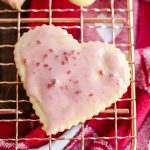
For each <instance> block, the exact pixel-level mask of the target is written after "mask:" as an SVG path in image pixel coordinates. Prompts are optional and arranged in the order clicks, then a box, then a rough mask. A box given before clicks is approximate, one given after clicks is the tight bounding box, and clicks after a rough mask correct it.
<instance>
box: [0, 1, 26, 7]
mask: <svg viewBox="0 0 150 150" xmlns="http://www.w3.org/2000/svg"><path fill="white" fill-rule="evenodd" d="M2 1H3V2H5V3H6V4H9V5H10V6H11V7H12V8H14V9H18V8H20V7H21V6H22V4H23V3H24V1H25V0H2Z"/></svg>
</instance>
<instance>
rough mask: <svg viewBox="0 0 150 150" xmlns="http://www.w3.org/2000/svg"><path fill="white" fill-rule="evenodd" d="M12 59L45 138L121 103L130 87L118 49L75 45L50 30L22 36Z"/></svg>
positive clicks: (64, 33)
mask: <svg viewBox="0 0 150 150" xmlns="http://www.w3.org/2000/svg"><path fill="white" fill-rule="evenodd" d="M14 55H15V62H16V66H17V68H18V71H19V74H20V76H21V80H22V82H23V85H24V88H25V89H26V92H27V95H28V96H29V97H30V100H31V102H32V104H33V108H34V109H35V111H36V113H37V115H38V116H39V118H40V121H41V123H42V124H43V129H44V130H45V131H46V133H47V134H48V135H49V134H55V133H57V132H60V131H64V130H65V129H69V128H71V127H72V126H73V125H76V124H78V123H79V122H84V121H85V120H87V119H90V118H92V116H93V115H96V114H98V113H99V112H100V111H103V110H104V109H105V108H106V107H109V106H110V105H111V104H112V103H114V102H116V101H117V99H118V98H121V97H122V95H123V93H125V92H126V91H127V87H128V86H129V83H130V69H129V65H128V62H127V60H126V58H125V56H124V54H123V53H122V52H121V51H120V50H119V49H117V48H115V47H114V46H112V45H109V44H105V43H100V42H89V43H81V44H80V43H78V41H77V40H75V39H73V37H72V35H70V34H68V33H67V31H66V30H63V29H61V28H60V27H55V26H53V25H51V26H48V25H43V26H41V27H36V28H35V29H32V30H30V31H28V32H27V33H24V34H23V36H22V37H21V38H20V39H19V41H18V43H17V44H16V46H15V50H14Z"/></svg>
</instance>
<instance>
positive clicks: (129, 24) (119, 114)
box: [0, 0, 136, 150]
mask: <svg viewBox="0 0 150 150" xmlns="http://www.w3.org/2000/svg"><path fill="white" fill-rule="evenodd" d="M114 3H115V0H110V8H101V9H100V8H92V9H90V8H83V7H81V8H80V9H72V8H67V9H61V8H59V9H52V0H49V9H40V10H38V9H21V8H20V9H19V10H12V9H1V10H0V15H1V14H5V13H15V14H17V17H14V18H8V17H7V18H6V17H1V18H0V30H1V31H4V30H5V31H10V30H16V34H17V39H19V38H20V34H21V31H22V30H24V29H30V27H29V26H27V25H22V24H23V23H36V22H41V23H49V24H52V23H79V24H80V25H75V26H63V28H65V29H73V28H78V29H80V30H81V41H80V42H83V41H84V28H85V23H111V26H110V27H109V28H111V29H112V39H113V40H112V44H114V45H116V46H120V47H127V48H128V60H129V64H130V68H131V83H130V85H131V88H130V89H131V97H130V98H126V99H122V101H127V102H128V103H130V106H131V112H130V114H129V108H118V107H117V103H116V104H114V108H113V109H112V108H111V109H107V110H105V111H104V112H102V113H105V114H113V117H102V118H94V119H95V120H98V121H101V120H108V121H109V120H113V121H114V123H112V124H111V126H114V131H115V134H114V136H112V137H106V136H103V137H98V138H94V137H88V139H92V140H97V139H105V140H110V139H113V140H114V145H115V149H116V150H117V149H118V141H119V140H123V139H126V138H130V139H131V141H132V142H131V143H132V144H131V149H133V150H135V149H136V106H135V98H136V97H135V66H134V36H133V7H132V0H126V3H127V5H126V6H127V7H126V8H115V7H114ZM75 11H78V12H80V18H73V17H72V18H52V14H53V13H55V12H62V13H63V12H75ZM88 11H94V12H109V13H110V14H111V17H107V18H84V15H83V13H84V12H88ZM28 12H35V13H36V12H48V13H49V17H47V18H27V17H22V14H24V13H28ZM115 12H126V13H127V16H128V17H127V18H123V17H115ZM4 16H5V15H4ZM124 22H126V26H123V27H122V28H126V29H127V30H128V43H117V44H116V43H115V29H116V28H117V27H116V23H124ZM5 24H10V25H9V26H5ZM12 24H13V25H12ZM89 28H91V29H94V28H95V26H92V25H90V26H89ZM99 28H104V29H107V28H108V27H107V26H105V25H103V26H99ZM16 42H17V41H16ZM13 48H14V44H5V43H2V44H1V45H0V49H3V50H6V49H11V51H12V50H13ZM14 66H15V64H14V62H1V60H0V67H4V68H7V67H8V68H12V67H14ZM2 74H3V72H2ZM4 76H5V74H4ZM20 84H22V83H21V82H20V80H19V76H18V72H17V71H16V75H15V80H10V81H7V80H2V81H0V86H3V85H6V86H7V85H8V86H9V85H14V86H15V98H14V99H11V98H10V99H5V97H1V99H0V105H2V104H4V103H15V104H16V105H15V109H11V108H7V109H4V108H1V109H0V114H15V119H7V118H5V117H3V118H1V119H0V122H16V136H15V138H14V139H12V138H10V139H9V138H8V139H2V140H6V141H15V143H16V150H17V149H18V141H21V140H49V149H51V144H52V141H55V140H73V139H71V138H69V139H61V138H59V139H57V138H51V136H50V137H49V138H44V139H39V138H19V136H18V123H19V122H25V121H30V122H31V121H38V119H36V120H33V119H28V118H27V119H23V118H20V117H19V114H21V113H22V111H21V110H20V109H19V105H20V103H29V101H28V100H24V99H21V98H20V97H19V88H20V87H19V85H20ZM1 92H2V93H5V92H6V91H4V90H3V91H2V90H1ZM6 94H7V93H6ZM123 114H129V115H130V116H128V117H124V115H123ZM119 120H123V121H127V120H128V121H130V122H131V131H132V133H131V135H130V136H126V135H125V134H123V135H122V136H120V135H118V121H119ZM0 140H1V139H0ZM78 140H81V141H82V148H81V149H82V150H84V141H85V140H86V138H84V124H82V136H81V138H80V139H78Z"/></svg>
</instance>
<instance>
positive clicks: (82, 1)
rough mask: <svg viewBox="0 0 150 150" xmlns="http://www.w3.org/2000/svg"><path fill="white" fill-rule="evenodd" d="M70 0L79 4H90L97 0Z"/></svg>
mask: <svg viewBox="0 0 150 150" xmlns="http://www.w3.org/2000/svg"><path fill="white" fill-rule="evenodd" d="M69 1H70V2H71V3H73V4H75V5H77V6H89V5H91V4H93V3H94V2H95V1H96V0H69Z"/></svg>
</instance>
